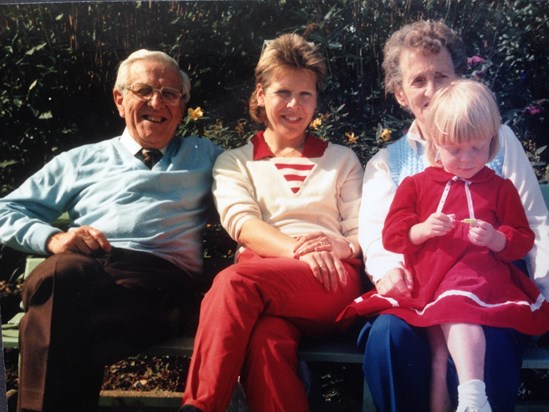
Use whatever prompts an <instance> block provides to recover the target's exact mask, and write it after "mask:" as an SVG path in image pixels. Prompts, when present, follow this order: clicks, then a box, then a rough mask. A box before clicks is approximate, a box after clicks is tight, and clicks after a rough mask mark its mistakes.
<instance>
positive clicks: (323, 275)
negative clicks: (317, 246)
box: [299, 251, 347, 292]
mask: <svg viewBox="0 0 549 412" xmlns="http://www.w3.org/2000/svg"><path fill="white" fill-rule="evenodd" d="M299 260H301V261H302V262H305V263H307V264H308V265H309V267H310V268H311V271H312V272H313V276H314V277H315V278H316V279H317V280H318V281H319V282H320V283H321V284H322V285H323V286H324V289H326V290H327V291H328V292H330V291H333V292H335V291H337V290H338V288H339V285H342V286H344V285H346V284H347V271H346V270H345V268H344V267H343V264H342V263H341V260H340V259H339V258H337V257H335V256H334V253H333V252H328V251H322V252H310V253H306V254H304V255H301V256H300V257H299Z"/></svg>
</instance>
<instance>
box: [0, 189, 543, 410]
mask: <svg viewBox="0 0 549 412" xmlns="http://www.w3.org/2000/svg"><path fill="white" fill-rule="evenodd" d="M541 188H542V193H543V197H544V199H545V203H546V204H547V205H549V185H541ZM42 260H43V259H42V258H28V259H27V262H26V265H27V266H26V268H25V272H27V273H29V272H30V271H31V270H32V269H33V268H34V267H35V266H36V265H37V264H38V263H39V262H40V261H42ZM21 315H22V314H18V316H21ZM17 326H18V319H17V317H16V318H15V319H12V320H11V321H10V322H8V323H7V324H6V325H3V328H2V329H3V330H2V338H3V343H4V347H5V348H17V347H18V336H17V331H18V329H17ZM193 342H194V339H193V338H192V337H178V338H173V339H169V340H166V341H164V342H161V343H159V344H157V345H154V346H152V347H150V348H149V349H148V350H146V351H145V352H144V354H146V355H158V356H161V355H172V356H191V355H192V351H193ZM299 358H300V359H301V360H303V361H306V362H334V363H347V364H362V360H363V353H362V352H360V351H359V350H358V349H357V347H356V346H355V344H354V342H340V341H330V340H326V341H317V342H305V343H304V344H302V345H301V347H300V349H299ZM522 367H523V368H524V369H546V370H549V349H548V348H546V347H540V346H537V344H536V341H535V340H531V341H530V342H529V343H528V345H527V347H526V348H525V352H524V357H523V362H522ZM147 395H149V396H147ZM181 395H182V394H180V393H173V392H170V393H157V394H155V395H153V394H144V393H142V392H135V391H122V392H121V391H103V392H102V393H101V399H100V406H114V405H119V404H120V403H121V402H122V403H123V404H125V405H131V404H132V403H133V404H136V405H139V406H140V407H170V408H177V407H178V406H179V405H180V403H181ZM362 396H363V399H362V410H363V412H366V411H374V410H375V407H374V403H373V399H372V396H371V393H370V390H369V388H368V385H367V382H366V380H365V379H363V395H362ZM538 408H539V409H538ZM518 410H521V411H522V410H532V411H541V410H549V403H548V404H542V405H530V406H519V407H518Z"/></svg>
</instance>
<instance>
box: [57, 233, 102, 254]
mask: <svg viewBox="0 0 549 412" xmlns="http://www.w3.org/2000/svg"><path fill="white" fill-rule="evenodd" d="M46 247H47V249H48V251H49V252H51V253H53V254H54V255H55V254H58V253H63V252H77V253H81V254H83V255H91V254H92V253H94V252H97V251H98V250H104V251H105V252H110V250H111V244H110V243H109V241H108V240H107V238H106V237H105V235H103V233H101V232H100V231H99V230H97V229H94V228H93V227H91V226H82V227H79V228H78V229H75V230H72V231H70V232H60V233H56V234H55V235H53V236H51V237H50V238H49V239H48V241H47V243H46Z"/></svg>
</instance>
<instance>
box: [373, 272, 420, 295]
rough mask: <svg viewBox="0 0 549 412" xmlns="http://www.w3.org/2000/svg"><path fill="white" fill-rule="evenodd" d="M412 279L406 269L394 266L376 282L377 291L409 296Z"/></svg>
mask: <svg viewBox="0 0 549 412" xmlns="http://www.w3.org/2000/svg"><path fill="white" fill-rule="evenodd" d="M413 288H414V280H413V278H412V275H411V273H410V272H408V271H407V270H404V269H402V268H395V269H391V270H389V271H388V272H387V273H386V274H385V276H383V277H382V278H381V279H379V280H378V281H377V282H376V289H377V291H378V292H379V293H380V294H382V295H385V296H394V297H402V296H404V297H407V298H409V297H411V296H412V289H413Z"/></svg>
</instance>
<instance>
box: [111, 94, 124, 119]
mask: <svg viewBox="0 0 549 412" xmlns="http://www.w3.org/2000/svg"><path fill="white" fill-rule="evenodd" d="M112 97H113V99H114V104H115V105H116V108H117V109H118V114H119V115H120V117H122V118H124V105H123V102H124V93H122V92H121V91H120V90H118V89H113V90H112Z"/></svg>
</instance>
